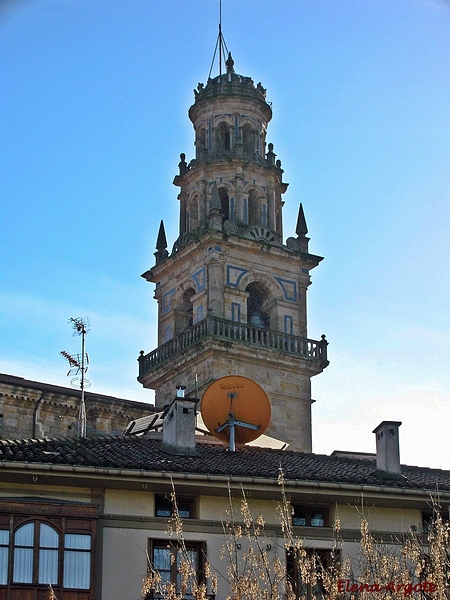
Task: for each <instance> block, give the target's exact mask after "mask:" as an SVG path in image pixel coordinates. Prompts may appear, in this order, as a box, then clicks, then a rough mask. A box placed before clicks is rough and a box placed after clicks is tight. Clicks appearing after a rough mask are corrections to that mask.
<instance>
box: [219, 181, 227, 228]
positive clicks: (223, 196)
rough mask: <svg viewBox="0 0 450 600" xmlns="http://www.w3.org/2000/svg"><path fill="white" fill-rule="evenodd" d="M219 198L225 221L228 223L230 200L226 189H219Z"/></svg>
mask: <svg viewBox="0 0 450 600" xmlns="http://www.w3.org/2000/svg"><path fill="white" fill-rule="evenodd" d="M219 198H220V206H221V209H220V210H221V212H222V216H223V220H224V221H226V220H227V219H229V218H230V199H229V197H228V194H227V191H226V190H225V189H224V188H219Z"/></svg>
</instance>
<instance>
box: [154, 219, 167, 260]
mask: <svg viewBox="0 0 450 600" xmlns="http://www.w3.org/2000/svg"><path fill="white" fill-rule="evenodd" d="M168 256H169V253H168V252H167V238H166V231H165V229H164V222H163V221H161V223H160V225H159V231H158V238H157V240H156V252H155V258H156V264H157V265H159V264H160V263H162V262H163V261H164V260H165V259H166V258H167V257H168Z"/></svg>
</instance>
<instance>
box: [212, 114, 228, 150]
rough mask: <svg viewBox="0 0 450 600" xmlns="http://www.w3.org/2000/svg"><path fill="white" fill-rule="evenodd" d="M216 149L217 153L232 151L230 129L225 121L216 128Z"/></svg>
mask: <svg viewBox="0 0 450 600" xmlns="http://www.w3.org/2000/svg"><path fill="white" fill-rule="evenodd" d="M215 149H216V152H229V151H230V128H229V126H228V125H227V123H225V122H224V121H222V123H219V125H217V127H216V132H215Z"/></svg>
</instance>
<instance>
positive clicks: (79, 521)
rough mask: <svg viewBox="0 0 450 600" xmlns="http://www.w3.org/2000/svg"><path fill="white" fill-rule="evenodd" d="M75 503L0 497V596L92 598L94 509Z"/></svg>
mask: <svg viewBox="0 0 450 600" xmlns="http://www.w3.org/2000/svg"><path fill="white" fill-rule="evenodd" d="M74 504H75V503H70V506H69V505H68V506H65V505H64V503H59V504H58V506H57V509H56V512H57V513H59V514H58V516H51V515H52V513H53V514H54V512H55V511H54V509H55V507H54V506H53V505H52V504H47V503H44V502H42V503H41V502H37V501H36V502H33V503H31V502H30V503H27V502H15V501H7V502H0V598H22V597H23V598H41V596H42V597H44V595H45V596H46V595H47V592H48V588H49V585H51V586H52V588H53V590H54V592H55V594H56V597H57V598H61V599H62V598H65V597H66V596H67V598H69V597H70V600H93V598H94V590H93V550H94V542H95V518H96V516H97V511H98V508H97V507H94V506H92V505H80V506H78V505H76V506H74ZM30 513H31V514H33V513H34V514H35V518H33V519H30V517H29V515H30ZM65 514H66V515H67V516H64V515H65Z"/></svg>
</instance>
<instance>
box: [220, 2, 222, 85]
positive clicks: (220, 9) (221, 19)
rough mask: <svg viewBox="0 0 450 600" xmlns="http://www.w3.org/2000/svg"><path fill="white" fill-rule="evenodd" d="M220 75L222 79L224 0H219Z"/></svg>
mask: <svg viewBox="0 0 450 600" xmlns="http://www.w3.org/2000/svg"><path fill="white" fill-rule="evenodd" d="M219 76H220V80H222V0H219Z"/></svg>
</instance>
